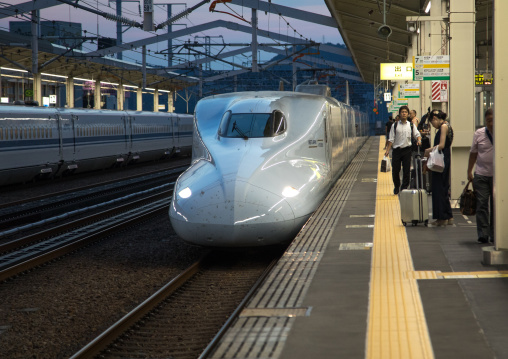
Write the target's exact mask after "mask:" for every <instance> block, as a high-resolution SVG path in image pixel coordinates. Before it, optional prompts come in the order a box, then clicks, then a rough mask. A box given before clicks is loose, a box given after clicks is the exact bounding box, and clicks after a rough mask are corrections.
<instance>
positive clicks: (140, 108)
mask: <svg viewBox="0 0 508 359" xmlns="http://www.w3.org/2000/svg"><path fill="white" fill-rule="evenodd" d="M136 95H137V96H136V100H137V101H136V104H137V111H143V89H142V88H141V87H138V90H137V92H136Z"/></svg>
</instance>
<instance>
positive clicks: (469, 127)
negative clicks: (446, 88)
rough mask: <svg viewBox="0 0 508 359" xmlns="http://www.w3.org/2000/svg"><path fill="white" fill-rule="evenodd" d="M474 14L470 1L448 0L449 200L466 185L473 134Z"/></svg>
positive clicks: (473, 6) (472, 3)
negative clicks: (450, 137) (452, 136)
mask: <svg viewBox="0 0 508 359" xmlns="http://www.w3.org/2000/svg"><path fill="white" fill-rule="evenodd" d="M432 5H434V4H432ZM475 15H476V9H475V1H474V0H451V1H450V37H451V40H450V96H449V105H450V106H449V107H450V111H449V116H450V123H451V125H452V127H453V132H454V139H453V145H452V158H451V181H450V185H451V198H452V200H453V199H457V198H459V196H460V194H461V193H462V190H463V188H464V186H465V185H466V182H467V166H468V161H469V151H470V149H471V143H472V142H473V134H474V131H475V119H474V113H475V101H474V98H475V79H474V76H475V17H476V16H475Z"/></svg>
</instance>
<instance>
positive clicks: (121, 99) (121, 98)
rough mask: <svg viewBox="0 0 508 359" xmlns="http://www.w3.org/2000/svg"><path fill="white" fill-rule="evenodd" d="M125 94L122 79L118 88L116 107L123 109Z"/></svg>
mask: <svg viewBox="0 0 508 359" xmlns="http://www.w3.org/2000/svg"><path fill="white" fill-rule="evenodd" d="M124 98H125V94H124V87H123V81H120V83H119V84H118V87H117V88H116V109H117V110H118V111H123V102H124Z"/></svg>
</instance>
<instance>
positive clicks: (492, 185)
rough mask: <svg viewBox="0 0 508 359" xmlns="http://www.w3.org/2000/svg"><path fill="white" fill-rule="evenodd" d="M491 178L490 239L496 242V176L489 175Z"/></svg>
mask: <svg viewBox="0 0 508 359" xmlns="http://www.w3.org/2000/svg"><path fill="white" fill-rule="evenodd" d="M487 178H488V179H489V197H490V200H489V202H490V241H491V242H494V235H495V233H494V195H493V193H494V192H493V191H494V177H487Z"/></svg>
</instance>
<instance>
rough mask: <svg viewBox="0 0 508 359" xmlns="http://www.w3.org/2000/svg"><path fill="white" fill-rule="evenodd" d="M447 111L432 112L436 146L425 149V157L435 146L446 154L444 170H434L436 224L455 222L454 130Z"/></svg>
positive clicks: (433, 194)
mask: <svg viewBox="0 0 508 359" xmlns="http://www.w3.org/2000/svg"><path fill="white" fill-rule="evenodd" d="M446 117H447V115H446V113H444V112H442V111H438V110H434V111H432V112H431V114H430V116H429V118H428V120H429V121H430V122H431V124H432V126H433V127H434V128H435V129H436V130H438V131H437V133H436V137H434V147H431V148H428V149H427V150H425V157H429V154H430V152H432V150H433V149H434V148H436V147H437V148H438V150H439V151H441V152H442V153H443V155H444V163H445V168H444V171H443V172H434V171H433V172H432V217H433V218H434V219H435V221H434V222H433V223H431V224H432V225H434V226H446V225H447V224H450V225H451V224H453V214H452V207H451V205H450V198H449V195H448V193H449V190H450V164H451V152H450V147H451V146H452V141H453V131H452V129H451V127H450V125H449V124H448V122H447V121H446Z"/></svg>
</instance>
